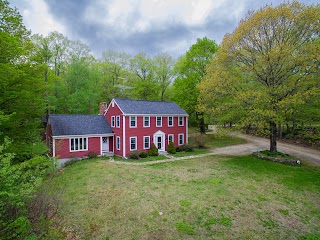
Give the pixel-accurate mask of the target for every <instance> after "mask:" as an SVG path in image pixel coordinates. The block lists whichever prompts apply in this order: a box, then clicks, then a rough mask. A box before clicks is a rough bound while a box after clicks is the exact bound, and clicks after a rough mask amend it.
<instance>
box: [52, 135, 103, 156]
mask: <svg viewBox="0 0 320 240" xmlns="http://www.w3.org/2000/svg"><path fill="white" fill-rule="evenodd" d="M100 144H101V139H100V137H88V150H87V151H76V152H70V139H69V138H65V139H56V140H55V146H56V156H59V157H60V158H70V157H84V156H87V155H88V153H89V152H93V153H95V154H97V155H100V154H101V153H100Z"/></svg>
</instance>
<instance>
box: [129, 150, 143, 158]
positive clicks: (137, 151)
mask: <svg viewBox="0 0 320 240" xmlns="http://www.w3.org/2000/svg"><path fill="white" fill-rule="evenodd" d="M140 153H141V152H140V151H139V150H135V151H132V152H130V153H129V154H128V158H129V159H136V160H137V159H139V156H140Z"/></svg>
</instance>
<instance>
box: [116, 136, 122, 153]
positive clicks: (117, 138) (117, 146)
mask: <svg viewBox="0 0 320 240" xmlns="http://www.w3.org/2000/svg"><path fill="white" fill-rule="evenodd" d="M118 143H119V144H118ZM116 149H117V150H118V151H119V150H121V139H120V137H119V136H117V137H116Z"/></svg>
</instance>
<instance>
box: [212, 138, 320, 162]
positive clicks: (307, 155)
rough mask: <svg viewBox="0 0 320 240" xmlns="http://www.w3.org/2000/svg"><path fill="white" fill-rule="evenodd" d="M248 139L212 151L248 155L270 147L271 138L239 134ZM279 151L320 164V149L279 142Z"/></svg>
mask: <svg viewBox="0 0 320 240" xmlns="http://www.w3.org/2000/svg"><path fill="white" fill-rule="evenodd" d="M237 136H238V137H240V138H244V139H246V140H247V141H248V143H246V144H240V145H234V146H229V147H223V148H217V149H212V150H211V152H212V153H215V154H223V155H248V154H251V153H252V152H256V151H261V150H264V149H269V140H268V139H265V138H260V137H253V136H248V135H244V134H238V135H237ZM277 146H278V151H280V152H284V153H287V154H290V155H292V156H296V157H298V158H299V159H301V160H308V161H311V162H313V163H315V164H317V165H320V151H318V150H314V149H310V148H305V147H301V146H296V145H293V144H288V143H282V142H279V141H278V142H277Z"/></svg>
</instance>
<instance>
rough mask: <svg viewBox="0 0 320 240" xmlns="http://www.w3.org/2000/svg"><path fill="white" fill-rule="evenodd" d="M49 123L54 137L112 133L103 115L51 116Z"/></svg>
mask: <svg viewBox="0 0 320 240" xmlns="http://www.w3.org/2000/svg"><path fill="white" fill-rule="evenodd" d="M49 122H50V123H51V128H52V135H53V136H65V135H91V134H110V133H112V129H111V127H110V125H109V123H108V122H107V121H106V119H105V118H104V116H102V115H49Z"/></svg>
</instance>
